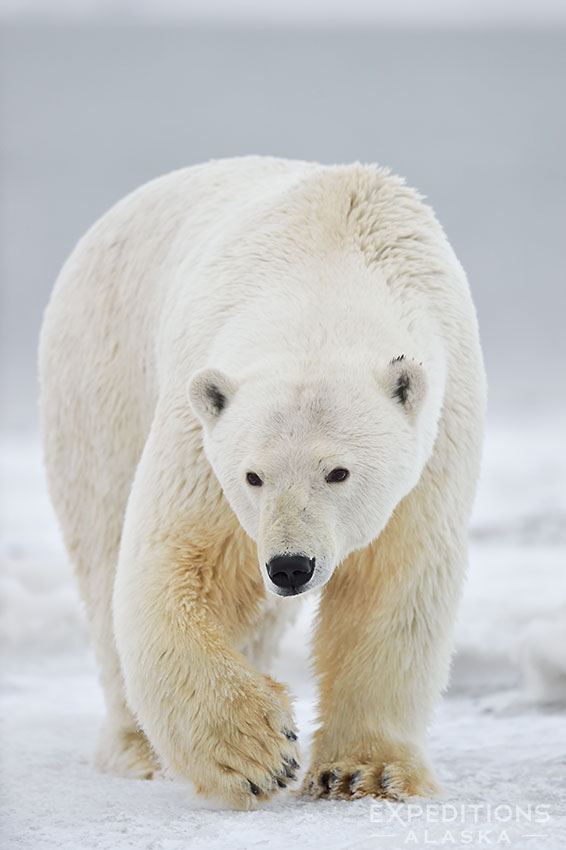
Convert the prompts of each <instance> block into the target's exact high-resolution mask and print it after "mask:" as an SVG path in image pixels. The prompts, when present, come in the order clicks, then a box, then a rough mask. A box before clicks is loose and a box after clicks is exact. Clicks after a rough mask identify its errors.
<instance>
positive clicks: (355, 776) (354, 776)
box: [348, 770, 362, 792]
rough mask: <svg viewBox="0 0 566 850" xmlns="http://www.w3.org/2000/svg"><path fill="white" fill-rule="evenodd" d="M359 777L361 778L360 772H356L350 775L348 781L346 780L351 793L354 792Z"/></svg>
mask: <svg viewBox="0 0 566 850" xmlns="http://www.w3.org/2000/svg"><path fill="white" fill-rule="evenodd" d="M361 777H362V771H361V770H356V772H355V773H352V775H351V776H350V779H349V780H348V788H349V789H350V791H352V792H353V791H355V790H356V788H357V786H358V783H359V781H360V779H361Z"/></svg>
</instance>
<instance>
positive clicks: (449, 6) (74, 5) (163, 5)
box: [0, 0, 566, 26]
mask: <svg viewBox="0 0 566 850" xmlns="http://www.w3.org/2000/svg"><path fill="white" fill-rule="evenodd" d="M0 15H1V17H2V18H4V19H14V18H16V19H21V18H27V17H32V18H37V17H43V18H59V19H75V20H82V19H87V20H88V19H96V18H98V19H108V18H114V19H116V18H121V19H126V20H129V21H136V22H152V21H157V20H171V19H177V20H187V21H194V20H202V21H208V22H213V21H214V22H220V21H222V22H227V23H232V22H241V23H243V24H247V23H251V22H258V23H262V22H266V23H267V22H270V23H278V22H281V23H289V24H303V23H305V24H307V23H314V24H318V25H320V24H325V25H332V24H339V23H345V22H349V21H350V22H352V23H361V22H367V23H370V22H374V23H391V24H409V25H412V24H414V25H424V26H438V25H459V26H486V25H514V26H525V25H526V26H530V25H540V24H557V23H566V1H565V0H0Z"/></svg>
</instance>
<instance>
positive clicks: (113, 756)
mask: <svg viewBox="0 0 566 850" xmlns="http://www.w3.org/2000/svg"><path fill="white" fill-rule="evenodd" d="M109 524H111V520H110V519H109ZM112 554H113V556H114V558H115V559H116V560H117V558H118V547H116V550H115V552H113V553H112ZM114 574H115V568H114V567H112V568H107V567H106V566H105V565H96V564H93V563H90V564H89V566H88V567H86V566H84V565H81V560H80V559H78V565H77V575H78V579H79V586H80V589H81V595H82V597H83V599H84V601H85V607H86V611H87V616H88V619H89V627H90V634H91V639H92V642H93V645H94V650H95V655H96V662H97V667H98V670H99V679H100V684H101V687H102V690H103V693H104V702H105V705H106V717H105V719H104V722H103V725H102V728H101V730H100V734H99V739H98V744H97V748H96V753H95V763H96V766H97V767H98V768H99V770H102V771H103V772H106V773H114V774H117V775H118V776H129V777H133V778H137V779H151V778H153V777H154V776H155V775H156V774H158V773H159V771H160V766H159V760H158V758H157V756H156V755H155V753H154V752H153V751H152V749H151V747H150V745H149V742H148V740H147V738H146V736H145V734H144V733H143V731H142V730H141V729H140V727H139V725H138V723H137V722H136V719H135V717H134V716H133V714H132V712H131V711H130V709H129V708H128V706H127V705H126V698H125V690H124V679H123V676H122V670H121V667H120V659H119V658H118V652H117V650H116V644H115V640H114V631H113V623H112V588H113V578H114Z"/></svg>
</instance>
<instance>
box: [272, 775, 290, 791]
mask: <svg viewBox="0 0 566 850" xmlns="http://www.w3.org/2000/svg"><path fill="white" fill-rule="evenodd" d="M275 781H276V782H277V784H278V785H279V787H280V788H286V787H287V786H286V785H285V783H284V782H283V780H282V779H279V777H278V776H276V777H275Z"/></svg>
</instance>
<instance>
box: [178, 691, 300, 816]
mask: <svg viewBox="0 0 566 850" xmlns="http://www.w3.org/2000/svg"><path fill="white" fill-rule="evenodd" d="M195 731H196V736H195V737H198V736H199V735H201V736H202V738H201V746H199V748H198V752H195V754H194V757H193V764H192V770H191V773H192V775H193V776H194V778H195V784H196V787H197V790H198V791H199V793H202V794H205V795H207V796H208V795H210V794H213V795H215V796H218V797H220V798H221V799H224V800H226V801H228V802H229V803H231V804H232V805H233V806H235V807H236V808H239V809H249V808H252V806H254V805H255V803H256V802H258V801H263V800H267V799H269V797H271V796H272V795H273V794H274V793H276V792H278V791H279V790H280V789H281V788H286V787H287V785H288V784H289V783H292V782H294V781H296V779H297V771H298V770H299V760H298V759H299V752H298V746H297V732H296V729H295V723H294V720H293V716H292V713H291V708H290V705H289V701H288V698H287V696H286V694H285V690H284V688H283V686H282V685H280V684H279V683H277V682H274V681H273V680H272V679H270V678H269V677H265V678H264V680H263V682H261V684H260V683H259V682H258V683H256V686H255V687H251V688H250V687H249V685H248V687H246V689H245V690H242V692H241V693H239V694H234V695H233V698H232V700H230V702H228V703H226V702H224V703H223V711H222V714H221V715H220V714H219V713H215V717H214V722H213V723H212V724H210V725H208V724H207V726H206V728H203V727H202V726H201V728H200V729H198V730H195Z"/></svg>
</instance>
